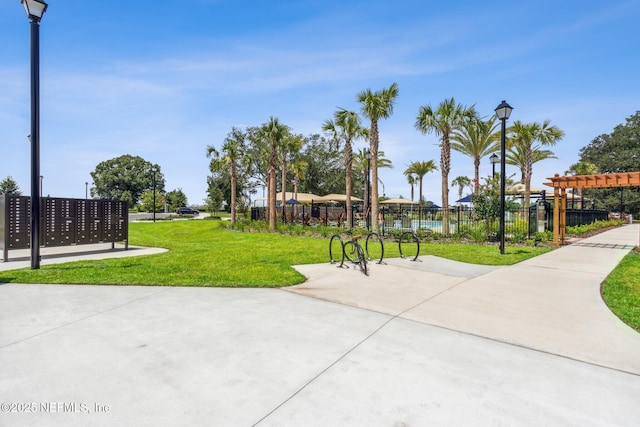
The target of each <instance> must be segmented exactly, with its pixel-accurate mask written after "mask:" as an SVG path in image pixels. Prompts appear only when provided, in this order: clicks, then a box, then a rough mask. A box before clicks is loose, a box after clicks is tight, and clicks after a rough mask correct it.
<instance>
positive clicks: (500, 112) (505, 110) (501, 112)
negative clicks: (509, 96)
mask: <svg viewBox="0 0 640 427" xmlns="http://www.w3.org/2000/svg"><path fill="white" fill-rule="evenodd" d="M511 110H513V108H512V107H511V105H509V104H507V102H506V101H502V102H501V103H500V105H498V106H497V107H496V110H495V111H496V115H497V116H498V119H500V121H501V122H502V126H501V130H500V253H501V254H504V186H505V175H506V168H505V157H506V134H507V130H506V122H507V120H509V116H510V115H511Z"/></svg>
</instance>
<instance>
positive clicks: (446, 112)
mask: <svg viewBox="0 0 640 427" xmlns="http://www.w3.org/2000/svg"><path fill="white" fill-rule="evenodd" d="M476 117H477V113H476V110H475V107H474V106H471V107H466V106H464V105H462V104H456V101H455V99H453V98H450V99H445V100H444V101H442V102H441V103H440V105H438V108H437V109H435V110H434V109H433V108H432V107H431V105H426V106H422V107H420V109H419V110H418V116H417V118H416V123H415V127H416V129H418V130H419V131H420V132H422V133H423V134H428V133H431V132H434V133H435V135H436V136H439V137H440V172H441V173H442V233H443V234H444V235H445V236H446V235H448V234H449V209H448V206H449V172H450V170H451V141H450V137H451V133H452V132H453V131H455V130H458V129H460V128H462V126H463V125H464V123H465V122H466V121H468V120H471V119H473V118H476Z"/></svg>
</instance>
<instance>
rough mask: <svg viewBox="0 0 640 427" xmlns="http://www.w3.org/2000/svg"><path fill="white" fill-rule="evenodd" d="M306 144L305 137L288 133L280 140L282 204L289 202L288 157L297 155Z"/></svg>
mask: <svg viewBox="0 0 640 427" xmlns="http://www.w3.org/2000/svg"><path fill="white" fill-rule="evenodd" d="M303 145H304V139H303V138H302V137H301V136H299V135H291V134H289V133H287V136H286V137H285V138H283V139H282V140H281V142H280V147H279V151H280V161H281V162H282V164H281V171H282V176H281V180H280V183H281V187H282V199H281V201H282V206H284V205H285V204H286V203H287V171H288V170H289V168H288V167H287V159H288V157H292V156H295V155H296V154H297V153H299V152H300V150H301V149H302V146H303Z"/></svg>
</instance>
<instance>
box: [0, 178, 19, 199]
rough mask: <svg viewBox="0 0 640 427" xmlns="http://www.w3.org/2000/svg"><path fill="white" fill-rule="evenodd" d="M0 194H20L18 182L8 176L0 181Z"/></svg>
mask: <svg viewBox="0 0 640 427" xmlns="http://www.w3.org/2000/svg"><path fill="white" fill-rule="evenodd" d="M0 194H9V195H11V196H21V195H22V193H21V192H20V187H18V183H17V182H15V181H14V180H13V178H12V177H10V176H8V177H6V178H5V179H3V180H2V181H0Z"/></svg>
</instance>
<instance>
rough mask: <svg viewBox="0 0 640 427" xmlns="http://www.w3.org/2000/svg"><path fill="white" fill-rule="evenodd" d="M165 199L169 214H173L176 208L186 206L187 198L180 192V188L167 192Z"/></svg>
mask: <svg viewBox="0 0 640 427" xmlns="http://www.w3.org/2000/svg"><path fill="white" fill-rule="evenodd" d="M165 198H166V200H167V205H168V207H169V212H175V211H176V210H178V208H181V207H184V206H187V196H186V195H185V194H184V192H183V191H182V188H178V189H177V190H171V191H169V192H168V193H167V194H166V197H165Z"/></svg>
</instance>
